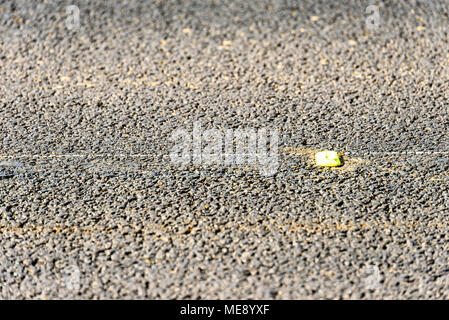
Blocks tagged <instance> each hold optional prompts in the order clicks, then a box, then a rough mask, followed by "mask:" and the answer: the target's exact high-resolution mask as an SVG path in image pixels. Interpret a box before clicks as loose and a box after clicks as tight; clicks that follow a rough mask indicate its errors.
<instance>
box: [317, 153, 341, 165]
mask: <svg viewBox="0 0 449 320" xmlns="http://www.w3.org/2000/svg"><path fill="white" fill-rule="evenodd" d="M315 160H316V165H317V166H319V167H338V166H341V161H340V157H339V156H338V153H337V152H335V151H320V152H317V153H316V154H315Z"/></svg>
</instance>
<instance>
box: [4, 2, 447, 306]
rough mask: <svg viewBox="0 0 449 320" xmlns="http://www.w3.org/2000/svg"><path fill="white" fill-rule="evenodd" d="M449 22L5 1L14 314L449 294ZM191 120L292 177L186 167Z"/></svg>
mask: <svg viewBox="0 0 449 320" xmlns="http://www.w3.org/2000/svg"><path fill="white" fill-rule="evenodd" d="M70 5H76V7H73V6H70ZM68 6H69V7H68ZM67 7H68V8H67ZM368 7H369V8H368ZM376 8H377V9H378V11H379V16H377V11H376ZM77 9H79V12H78V11H77ZM448 12H449V2H448V1H445V0H444V1H443V0H440V1H418V0H416V1H379V3H377V4H376V3H374V2H373V3H372V2H370V1H349V0H348V1H338V2H337V1H328V0H320V1H317V0H308V1H294V0H279V1H259V0H258V1H246V0H239V1H212V0H207V1H202V0H201V1H200V0H198V1H191V0H186V1H175V0H168V1H165V0H164V1H162V0H161V1H148V2H143V1H135V0H134V1H133V0H131V1H113V0H110V1H87V0H80V1H75V0H74V1H42V2H41V1H39V2H37V1H36V2H34V1H24V0H23V1H22V0H20V1H19V0H18V1H0V298H3V299H12V298H19V299H20V298H41V299H42V298H44V299H47V298H48V299H55V298H75V299H77V298H83V299H102V298H112V299H115V298H121V299H128V298H152V299H158V298H164V299H167V298H177V299H183V298H190V299H229V298H234V299H249V298H251V299H262V298H263V299H292V298H296V299H300V298H305V299H318V298H328V299H350V298H390V299H410V298H449V251H448V250H449V243H448V240H449V232H448V223H449V194H448V189H449V187H448V184H449V174H448V173H449V171H448V170H449V135H448V124H449V112H448V107H449V101H448V99H449V90H448V85H449V35H448V30H449V28H448V26H449V16H448ZM78 13H79V20H78V19H77V17H78V16H77V14H78ZM195 123H199V124H200V125H201V127H202V128H203V130H205V129H216V130H218V132H222V133H224V132H226V130H240V129H245V128H252V129H254V130H262V129H266V130H277V132H278V133H279V143H278V146H277V148H275V149H276V150H277V152H278V167H277V168H276V172H275V173H274V174H272V175H263V174H261V172H260V171H259V168H258V166H257V164H254V163H247V164H245V165H233V166H231V165H226V164H223V163H222V164H220V163H218V164H214V165H206V164H204V163H199V164H198V163H196V164H193V163H192V164H191V165H183V166H181V165H178V164H176V163H174V162H172V160H171V158H170V152H171V150H173V147H174V145H175V144H176V142H177V141H172V140H171V136H172V134H173V132H175V131H176V130H178V129H183V130H186V131H188V132H192V130H193V126H194V124H195ZM258 132H259V131H258ZM324 149H330V150H336V151H338V152H340V153H342V154H343V159H344V165H343V166H342V167H339V168H327V169H323V168H317V167H315V165H314V162H313V154H314V152H316V151H319V150H324Z"/></svg>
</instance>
